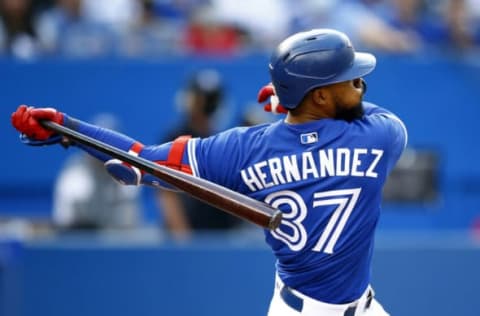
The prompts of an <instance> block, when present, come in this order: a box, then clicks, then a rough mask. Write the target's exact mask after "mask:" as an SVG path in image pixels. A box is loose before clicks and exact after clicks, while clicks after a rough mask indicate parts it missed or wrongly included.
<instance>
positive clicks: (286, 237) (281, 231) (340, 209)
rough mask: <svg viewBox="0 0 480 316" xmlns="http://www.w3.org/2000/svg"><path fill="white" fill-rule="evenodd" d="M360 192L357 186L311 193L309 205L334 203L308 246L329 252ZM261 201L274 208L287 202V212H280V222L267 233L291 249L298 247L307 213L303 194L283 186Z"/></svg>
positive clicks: (302, 244) (303, 241)
mask: <svg viewBox="0 0 480 316" xmlns="http://www.w3.org/2000/svg"><path fill="white" fill-rule="evenodd" d="M360 192H361V189H360V188H355V189H345V190H332V191H324V192H316V193H314V195H313V205H312V207H313V209H315V208H319V207H322V206H327V205H336V206H337V207H336V208H335V210H334V211H333V213H332V215H331V216H330V219H329V220H328V223H327V225H326V226H325V229H324V230H323V232H322V234H321V235H320V238H319V239H318V241H317V243H316V244H315V246H314V247H313V248H312V250H313V251H318V252H321V251H323V252H325V253H328V254H332V253H333V250H334V248H335V244H336V243H337V241H338V238H339V237H340V235H341V233H342V231H343V229H344V228H345V224H346V223H347V221H348V218H349V217H350V215H351V214H352V211H353V209H354V208H355V204H356V203H357V201H358V197H359V196H360ZM265 202H266V203H268V204H270V205H271V206H273V207H275V208H282V209H285V206H288V208H289V212H284V213H283V218H282V223H281V226H280V227H279V228H277V229H275V230H273V231H272V232H271V233H272V235H273V237H275V238H277V239H278V240H281V241H283V242H284V243H285V244H287V246H288V247H289V248H290V249H291V250H292V251H300V250H302V249H303V248H304V247H305V244H306V243H307V238H308V234H307V232H306V229H305V227H304V226H303V224H302V222H303V220H304V219H305V217H306V216H307V206H306V204H305V202H304V200H303V198H302V197H301V196H300V195H299V194H298V193H296V192H293V191H288V190H284V191H278V192H274V193H271V194H269V195H268V196H267V197H266V198H265ZM282 206H283V207H282Z"/></svg>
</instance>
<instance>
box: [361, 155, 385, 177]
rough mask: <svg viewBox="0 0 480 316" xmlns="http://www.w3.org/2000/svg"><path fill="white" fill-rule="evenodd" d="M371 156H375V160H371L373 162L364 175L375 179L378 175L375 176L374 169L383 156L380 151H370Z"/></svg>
mask: <svg viewBox="0 0 480 316" xmlns="http://www.w3.org/2000/svg"><path fill="white" fill-rule="evenodd" d="M372 154H373V155H375V159H374V160H373V162H372V164H371V165H370V167H368V169H367V172H366V173H365V175H366V176H367V177H372V178H376V177H378V174H377V173H376V172H375V171H374V170H375V167H376V166H377V164H378V162H379V161H380V159H381V158H382V156H383V150H380V149H372Z"/></svg>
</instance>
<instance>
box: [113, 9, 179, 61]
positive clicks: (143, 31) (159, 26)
mask: <svg viewBox="0 0 480 316" xmlns="http://www.w3.org/2000/svg"><path fill="white" fill-rule="evenodd" d="M139 2H140V4H141V12H140V15H139V16H138V19H137V20H136V21H135V22H134V23H133V25H131V26H130V28H128V29H127V30H125V31H124V32H123V34H122V37H121V39H120V50H121V52H120V53H121V55H123V56H128V57H142V56H143V57H150V56H164V55H174V54H177V53H179V51H180V40H181V37H182V34H183V32H184V30H183V28H182V26H181V25H180V24H173V23H171V21H170V20H167V19H166V18H165V19H164V18H163V17H160V16H158V15H157V13H156V10H155V3H154V1H153V0H139Z"/></svg>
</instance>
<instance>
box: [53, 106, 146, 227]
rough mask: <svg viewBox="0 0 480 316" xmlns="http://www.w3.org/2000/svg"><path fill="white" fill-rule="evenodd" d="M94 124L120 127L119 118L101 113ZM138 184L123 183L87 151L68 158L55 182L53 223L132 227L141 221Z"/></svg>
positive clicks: (61, 225)
mask: <svg viewBox="0 0 480 316" xmlns="http://www.w3.org/2000/svg"><path fill="white" fill-rule="evenodd" d="M93 121H94V124H96V125H99V126H102V127H105V128H110V129H118V122H117V120H116V118H115V117H114V116H112V115H110V114H100V115H97V116H96V117H95V119H94V120H93ZM140 212H141V207H140V201H139V188H138V187H135V186H125V185H121V184H119V183H117V182H115V180H114V179H113V178H112V177H111V176H110V175H109V174H108V173H107V171H106V170H105V167H104V166H103V163H102V162H100V161H99V160H97V159H95V158H92V157H91V156H89V155H87V154H86V153H83V152H82V153H79V154H78V155H75V156H73V157H71V158H70V159H68V160H67V162H66V163H65V165H64V167H63V168H62V170H61V171H60V174H59V176H58V178H57V181H56V183H55V190H54V212H53V220H54V224H55V225H56V226H57V227H58V228H60V229H62V230H65V231H69V230H80V229H81V230H103V229H133V228H136V227H138V225H139V223H140V215H141V214H140Z"/></svg>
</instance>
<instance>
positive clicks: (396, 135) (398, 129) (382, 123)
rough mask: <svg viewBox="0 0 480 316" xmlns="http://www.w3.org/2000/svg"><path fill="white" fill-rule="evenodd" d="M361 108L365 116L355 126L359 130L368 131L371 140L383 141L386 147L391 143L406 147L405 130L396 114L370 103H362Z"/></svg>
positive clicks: (406, 133) (406, 136) (406, 135)
mask: <svg viewBox="0 0 480 316" xmlns="http://www.w3.org/2000/svg"><path fill="white" fill-rule="evenodd" d="M363 108H364V113H365V114H364V116H363V117H362V119H361V120H358V121H357V124H358V125H359V126H360V129H362V130H367V131H368V133H369V134H370V135H371V139H372V140H375V141H377V142H378V141H382V140H383V141H384V142H385V144H386V145H387V146H390V145H392V143H400V144H402V145H403V147H405V146H406V143H407V139H408V132H407V128H406V126H405V124H404V123H403V121H402V120H401V119H400V118H399V117H398V116H397V115H396V114H394V113H393V112H392V111H390V110H387V109H386V108H383V107H381V106H379V105H376V104H374V103H372V102H363Z"/></svg>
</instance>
